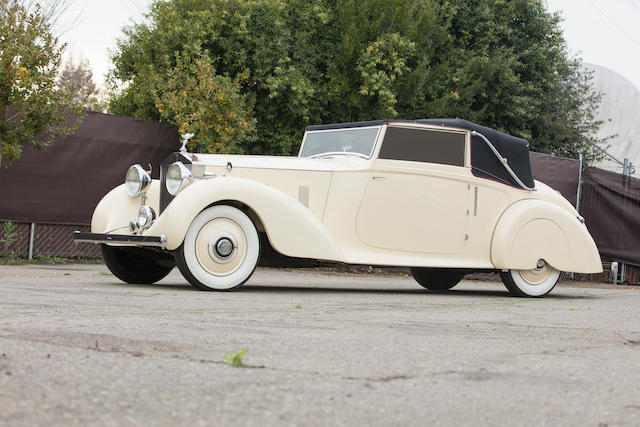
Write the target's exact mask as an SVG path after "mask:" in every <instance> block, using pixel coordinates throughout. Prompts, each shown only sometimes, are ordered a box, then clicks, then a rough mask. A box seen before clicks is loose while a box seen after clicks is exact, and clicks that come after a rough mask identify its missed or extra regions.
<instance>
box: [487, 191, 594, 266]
mask: <svg viewBox="0 0 640 427" xmlns="http://www.w3.org/2000/svg"><path fill="white" fill-rule="evenodd" d="M539 259H544V260H545V261H546V262H547V263H549V264H550V265H551V266H552V267H554V268H556V269H558V270H561V271H572V272H576V273H599V272H601V271H602V261H601V260H600V255H599V254H598V249H597V247H596V245H595V243H594V241H593V238H592V237H591V235H590V234H589V231H588V230H587V227H586V226H585V225H584V224H583V223H581V222H580V221H579V220H578V213H577V212H576V213H575V215H572V214H571V213H569V212H568V211H567V210H566V209H563V208H561V207H558V206H556V205H554V204H553V203H550V202H546V201H543V200H532V199H528V200H521V201H519V202H516V203H514V204H513V205H511V206H510V207H509V208H507V210H506V211H505V212H504V213H503V214H502V216H501V217H500V220H499V221H498V224H497V226H496V229H495V231H494V234H493V239H492V242H491V261H492V263H493V264H494V265H495V266H496V268H500V269H521V270H528V269H533V268H535V267H536V263H537V262H538V260H539Z"/></svg>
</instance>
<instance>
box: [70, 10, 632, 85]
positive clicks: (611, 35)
mask: <svg viewBox="0 0 640 427" xmlns="http://www.w3.org/2000/svg"><path fill="white" fill-rule="evenodd" d="M150 3H151V0H108V1H105V0H77V1H76V4H75V7H74V8H73V9H72V10H70V11H69V12H68V15H69V19H71V18H72V17H73V16H77V15H78V14H80V20H79V21H78V23H77V24H76V25H75V26H74V27H73V29H72V30H70V31H67V32H66V33H64V34H63V35H62V36H61V39H62V40H63V41H66V42H68V48H67V52H68V54H70V55H73V57H74V58H79V57H81V56H82V57H84V58H86V59H87V60H88V61H89V62H90V64H91V66H92V67H93V69H94V78H95V80H96V81H97V82H99V83H102V81H103V76H104V74H105V73H106V72H107V70H108V68H109V57H108V49H113V48H114V46H115V41H116V38H117V37H119V36H120V35H121V34H122V33H121V29H122V27H123V26H125V25H127V24H130V23H132V22H139V21H141V20H142V19H143V14H144V12H145V11H146V10H147V8H148V5H149V4H150ZM545 3H546V4H547V7H548V9H549V10H550V11H560V12H561V13H562V15H563V16H564V18H565V21H564V23H563V28H564V32H565V37H566V39H567V44H568V46H569V48H570V50H571V51H572V52H573V53H574V54H578V55H580V56H581V57H582V59H583V61H585V62H590V63H594V64H598V65H602V66H604V67H607V68H610V69H612V70H614V71H617V72H618V73H620V74H622V75H623V76H625V77H626V78H627V79H629V80H631V82H633V83H634V84H635V86H636V87H638V88H640V25H638V23H639V22H640V0H546V1H545Z"/></svg>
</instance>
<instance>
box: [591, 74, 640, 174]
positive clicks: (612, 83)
mask: <svg viewBox="0 0 640 427" xmlns="http://www.w3.org/2000/svg"><path fill="white" fill-rule="evenodd" d="M584 68H585V69H587V70H589V71H593V89H594V90H595V91H596V92H601V93H602V101H601V104H600V108H599V111H598V112H597V114H596V119H597V120H602V121H603V122H604V123H603V124H602V127H601V128H600V130H599V132H598V136H599V137H601V138H602V137H606V136H608V135H616V136H615V137H614V138H612V139H610V140H609V141H608V143H609V144H610V146H609V148H608V149H607V153H609V155H610V156H613V157H614V158H616V159H617V160H619V162H617V161H615V160H613V159H611V158H610V157H607V158H606V159H605V160H603V161H601V162H600V163H597V164H596V165H595V166H597V167H599V168H602V169H606V170H610V171H613V172H618V173H622V171H623V170H622V169H623V166H622V164H620V163H621V162H623V161H624V159H625V158H626V159H629V161H630V162H631V163H632V165H633V166H634V167H635V168H636V169H637V172H636V173H635V174H634V175H635V176H636V177H640V90H639V89H638V88H637V87H636V86H635V85H634V84H633V83H631V82H630V81H629V80H627V79H626V78H625V77H624V76H622V75H620V74H618V73H616V72H615V71H613V70H610V69H608V68H605V67H602V66H600V65H595V64H587V63H585V64H584Z"/></svg>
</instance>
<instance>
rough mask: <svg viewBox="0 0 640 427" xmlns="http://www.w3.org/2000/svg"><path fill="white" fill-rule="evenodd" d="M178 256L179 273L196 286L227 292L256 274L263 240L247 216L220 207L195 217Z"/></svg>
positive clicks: (236, 210)
mask: <svg viewBox="0 0 640 427" xmlns="http://www.w3.org/2000/svg"><path fill="white" fill-rule="evenodd" d="M175 255H176V264H177V265H178V268H179V269H180V272H181V273H182V275H183V276H184V277H185V278H186V279H187V280H188V281H189V283H191V284H192V285H193V286H195V287H196V288H198V289H202V290H216V291H226V290H231V289H233V288H237V287H238V286H240V285H242V284H243V283H244V282H246V281H247V280H248V279H249V277H251V275H252V274H253V271H254V270H255V268H256V265H257V264H258V259H259V258H260V238H259V236H258V231H257V230H256V227H255V225H254V224H253V222H252V221H251V219H250V218H249V217H248V216H247V215H246V214H245V213H244V212H242V211H241V210H240V209H238V208H235V207H233V206H228V205H217V206H212V207H210V208H207V209H205V210H203V211H202V212H200V213H199V214H198V216H196V217H195V219H194V220H193V222H192V223H191V225H190V226H189V229H188V230H187V234H186V235H185V237H184V242H183V243H182V245H181V246H180V247H179V248H178V250H177V251H176V254H175Z"/></svg>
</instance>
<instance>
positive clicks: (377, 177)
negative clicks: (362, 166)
mask: <svg viewBox="0 0 640 427" xmlns="http://www.w3.org/2000/svg"><path fill="white" fill-rule="evenodd" d="M371 178H372V179H387V177H386V176H380V175H373V176H372V177H371Z"/></svg>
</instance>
